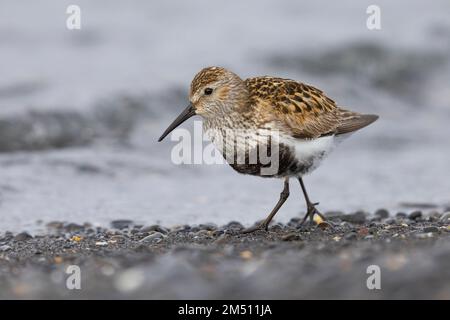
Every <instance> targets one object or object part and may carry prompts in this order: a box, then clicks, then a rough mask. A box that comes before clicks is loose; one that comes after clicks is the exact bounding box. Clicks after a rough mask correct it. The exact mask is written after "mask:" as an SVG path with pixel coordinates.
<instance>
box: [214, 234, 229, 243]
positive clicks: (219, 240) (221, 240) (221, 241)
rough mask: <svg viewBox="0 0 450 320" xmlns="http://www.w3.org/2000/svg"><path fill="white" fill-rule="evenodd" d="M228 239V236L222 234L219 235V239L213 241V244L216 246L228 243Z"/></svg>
mask: <svg viewBox="0 0 450 320" xmlns="http://www.w3.org/2000/svg"><path fill="white" fill-rule="evenodd" d="M228 239H229V236H228V235H227V234H223V235H221V236H220V237H218V238H217V239H216V240H215V241H214V243H215V244H218V245H221V244H225V243H227V242H228Z"/></svg>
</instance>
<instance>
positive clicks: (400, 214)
mask: <svg viewBox="0 0 450 320" xmlns="http://www.w3.org/2000/svg"><path fill="white" fill-rule="evenodd" d="M395 216H396V217H397V218H398V219H405V218H407V217H408V215H407V214H406V213H404V212H397V214H396V215H395Z"/></svg>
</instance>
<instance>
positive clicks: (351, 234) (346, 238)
mask: <svg viewBox="0 0 450 320" xmlns="http://www.w3.org/2000/svg"><path fill="white" fill-rule="evenodd" d="M357 238H358V237H357V235H356V233H355V232H351V233H349V234H347V235H345V237H344V239H345V240H356V239H357Z"/></svg>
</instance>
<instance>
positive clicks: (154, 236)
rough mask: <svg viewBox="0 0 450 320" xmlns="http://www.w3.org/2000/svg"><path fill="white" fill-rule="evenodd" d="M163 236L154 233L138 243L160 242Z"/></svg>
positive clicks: (159, 233)
mask: <svg viewBox="0 0 450 320" xmlns="http://www.w3.org/2000/svg"><path fill="white" fill-rule="evenodd" d="M164 237H165V236H164V235H163V234H162V233H161V232H157V231H154V232H153V233H151V234H149V235H148V236H146V237H145V238H143V239H141V240H140V242H160V241H161V240H162V239H163V238H164Z"/></svg>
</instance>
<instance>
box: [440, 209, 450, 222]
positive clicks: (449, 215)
mask: <svg viewBox="0 0 450 320" xmlns="http://www.w3.org/2000/svg"><path fill="white" fill-rule="evenodd" d="M440 220H441V221H442V222H450V211H449V212H444V214H443V215H442V217H441V219H440Z"/></svg>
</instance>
